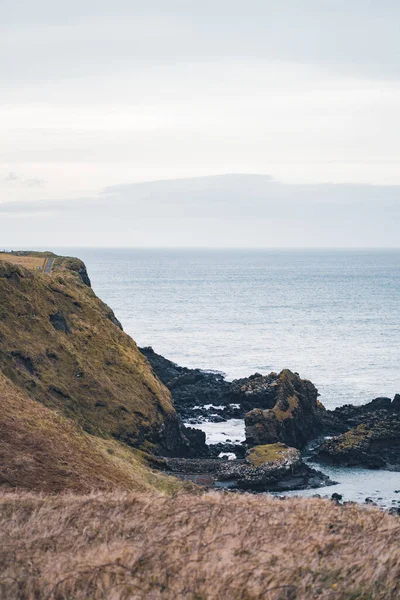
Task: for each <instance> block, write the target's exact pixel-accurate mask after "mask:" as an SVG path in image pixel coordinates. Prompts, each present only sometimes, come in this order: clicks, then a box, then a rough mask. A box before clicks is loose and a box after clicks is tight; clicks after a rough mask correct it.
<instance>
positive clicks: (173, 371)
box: [140, 347, 318, 421]
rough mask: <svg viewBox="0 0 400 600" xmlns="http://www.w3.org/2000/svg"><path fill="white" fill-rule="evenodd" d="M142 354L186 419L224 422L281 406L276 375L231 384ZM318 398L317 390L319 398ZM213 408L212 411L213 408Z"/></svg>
mask: <svg viewBox="0 0 400 600" xmlns="http://www.w3.org/2000/svg"><path fill="white" fill-rule="evenodd" d="M140 351H141V352H142V353H143V354H144V355H145V356H146V358H147V359H148V361H149V362H150V364H151V366H152V368H153V371H154V373H155V374H156V375H157V377H158V378H159V379H160V380H161V381H162V382H163V383H164V384H165V385H166V386H167V387H168V389H169V390H170V391H171V394H172V397H173V400H174V404H175V407H176V409H177V411H178V412H179V414H180V415H181V416H182V418H183V419H193V418H196V417H197V418H201V417H207V419H208V420H211V421H212V420H213V414H214V417H215V413H217V414H218V419H216V420H220V421H224V420H226V419H232V418H234V419H238V418H244V416H245V414H246V413H247V412H249V411H250V410H252V409H254V408H261V409H270V408H273V407H274V406H275V404H276V403H277V388H278V387H279V386H280V379H279V378H280V376H279V375H277V374H276V373H270V374H269V375H261V374H260V373H255V374H254V375H251V376H250V377H244V378H242V379H236V380H234V381H232V382H229V381H226V379H225V378H224V376H223V375H222V374H220V373H214V372H208V371H202V370H201V369H188V368H187V367H180V366H179V365H177V364H175V363H174V362H172V361H170V360H168V359H166V358H164V357H163V356H161V355H160V354H157V353H156V352H154V350H153V348H151V347H147V348H140ZM296 377H297V378H298V379H299V380H300V378H299V377H298V376H296ZM314 389H315V388H314ZM317 394H318V393H317V391H316V390H315V397H316V396H317ZM209 405H212V407H211V408H209Z"/></svg>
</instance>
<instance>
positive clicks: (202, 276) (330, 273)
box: [60, 249, 400, 506]
mask: <svg viewBox="0 0 400 600" xmlns="http://www.w3.org/2000/svg"><path fill="white" fill-rule="evenodd" d="M60 253H64V254H65V253H69V254H72V255H75V256H79V257H80V258H82V259H83V260H84V261H85V263H86V264H87V267H88V270H89V274H90V277H91V279H92V284H93V287H94V289H95V291H96V293H97V294H98V295H99V296H100V297H101V298H102V299H103V300H104V301H105V302H107V304H109V305H110V306H111V307H112V308H113V309H114V311H115V313H116V315H117V316H118V318H119V319H120V320H121V322H122V324H123V326H124V329H125V331H126V332H127V333H129V334H130V335H131V336H132V337H133V338H134V339H135V340H136V341H137V343H138V344H139V345H143V346H144V345H151V346H153V348H154V349H155V350H156V351H157V352H159V353H161V354H163V355H164V356H166V357H168V358H170V359H172V360H174V361H176V362H177V363H179V364H180V365H185V366H188V367H201V368H208V369H215V370H219V371H223V372H225V373H226V375H227V377H228V378H231V379H233V378H235V377H242V376H247V375H250V374H251V373H254V372H255V371H258V372H261V373H269V372H270V371H280V370H281V369H282V368H284V367H289V368H290V369H292V370H294V371H298V372H299V373H300V375H301V376H302V377H306V378H308V379H311V381H313V382H314V383H315V384H316V386H317V387H318V389H319V391H320V393H321V400H322V402H323V403H324V404H325V405H326V406H327V407H329V408H333V407H335V406H338V405H341V404H345V403H352V404H360V403H364V402H367V401H369V400H371V399H372V398H374V397H376V396H382V395H385V396H390V397H393V396H394V394H395V393H397V392H399V393H400V368H399V358H400V317H399V315H400V251H272V250H265V251H242V250H241V251H228V250H226V251H200V250H199V251H194V250H185V251H182V250H94V249H90V250H88V249H70V250H68V251H67V252H66V250H65V249H63V250H62V251H61V252H60ZM219 428H220V429H219ZM203 429H205V430H206V432H207V438H208V441H209V442H215V441H219V440H221V439H225V438H227V437H229V438H231V439H236V438H237V439H242V438H243V422H235V423H233V422H230V423H226V424H224V423H222V424H204V426H203ZM325 470H326V471H327V472H328V474H329V475H330V476H331V477H332V478H333V479H335V480H336V481H339V482H340V483H339V485H338V486H335V487H329V488H326V489H324V490H321V492H320V493H322V494H323V493H327V494H328V495H329V496H330V495H331V494H332V492H334V491H337V492H339V493H342V494H343V495H344V498H345V499H347V500H350V499H352V500H357V501H363V499H364V498H365V497H367V496H370V497H372V498H373V499H374V500H375V501H377V502H378V503H379V504H382V505H384V506H393V505H397V503H398V501H399V500H400V494H398V493H395V490H397V489H400V473H390V472H382V471H378V472H376V471H366V470H362V469H351V470H349V469H325ZM318 491H319V490H318ZM296 493H297V494H298V493H299V492H296ZM314 493H315V490H314V491H309V492H308V491H306V492H303V493H302V494H303V495H312V494H314Z"/></svg>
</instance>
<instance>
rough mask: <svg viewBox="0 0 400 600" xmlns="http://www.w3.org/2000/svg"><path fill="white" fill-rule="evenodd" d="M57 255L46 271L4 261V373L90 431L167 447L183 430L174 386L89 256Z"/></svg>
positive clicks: (0, 316) (0, 367) (0, 349)
mask: <svg viewBox="0 0 400 600" xmlns="http://www.w3.org/2000/svg"><path fill="white" fill-rule="evenodd" d="M0 256H1V255H0ZM54 262H55V267H54V269H53V270H52V271H51V273H50V274H47V273H42V272H39V271H33V270H29V269H25V268H23V267H21V266H19V265H16V264H13V263H11V262H4V261H1V260H0V372H2V373H3V374H4V375H5V376H6V377H7V378H8V379H10V380H11V381H12V382H13V383H14V385H15V386H17V387H18V388H19V389H21V390H23V391H24V392H25V393H26V394H27V395H28V396H29V397H30V398H31V399H32V400H35V401H38V402H40V403H41V404H43V405H44V406H46V407H48V408H50V409H53V410H57V411H59V412H60V413H61V414H63V415H65V416H67V417H69V418H72V419H73V420H74V421H75V422H77V423H78V424H79V425H81V426H82V427H83V429H84V430H85V431H86V432H88V433H91V434H94V435H97V436H100V437H103V438H106V439H107V438H110V437H111V438H115V439H117V440H120V441H123V442H126V443H128V444H130V445H134V446H137V447H141V448H143V449H145V450H156V451H157V450H159V451H161V452H162V451H165V452H167V453H168V451H169V450H171V449H173V446H174V444H176V443H177V442H179V435H180V434H179V428H178V424H177V417H176V413H175V410H174V407H173V405H172V402H171V398H170V394H169V392H168V390H167V389H166V388H165V387H164V386H163V384H162V383H161V382H160V381H159V380H158V379H156V378H155V376H154V375H153V374H152V371H151V368H150V366H149V364H148V363H147V361H146V359H145V358H144V357H143V356H142V354H141V353H140V352H139V351H138V349H137V346H136V344H135V342H134V341H133V340H132V339H131V338H130V337H129V336H127V335H126V334H125V333H124V332H123V331H122V330H121V329H120V327H119V324H118V321H117V320H116V319H115V317H114V315H113V313H112V311H111V309H110V308H109V307H108V306H106V305H105V304H104V303H103V302H102V301H101V300H99V298H97V297H96V295H95V294H94V292H93V291H92V289H91V288H90V287H89V286H88V285H85V284H84V283H83V280H82V265H83V263H81V262H80V261H76V260H73V259H68V260H65V259H64V260H62V259H57V258H55V259H54Z"/></svg>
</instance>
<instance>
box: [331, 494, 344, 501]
mask: <svg viewBox="0 0 400 600" xmlns="http://www.w3.org/2000/svg"><path fill="white" fill-rule="evenodd" d="M331 500H334V501H335V502H340V501H341V500H343V496H342V494H338V493H337V492H335V493H334V494H332V496H331Z"/></svg>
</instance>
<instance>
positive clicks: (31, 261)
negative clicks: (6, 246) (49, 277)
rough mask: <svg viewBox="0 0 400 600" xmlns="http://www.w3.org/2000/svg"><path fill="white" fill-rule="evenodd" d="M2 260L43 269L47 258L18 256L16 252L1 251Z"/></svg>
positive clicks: (30, 267)
mask: <svg viewBox="0 0 400 600" xmlns="http://www.w3.org/2000/svg"><path fill="white" fill-rule="evenodd" d="M0 260H4V261H5V262H8V263H12V264H14V265H21V266H22V267H25V268H26V269H42V268H43V266H44V264H45V262H46V260H47V259H46V258H44V257H42V256H18V255H16V254H8V253H7V252H1V253H0Z"/></svg>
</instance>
